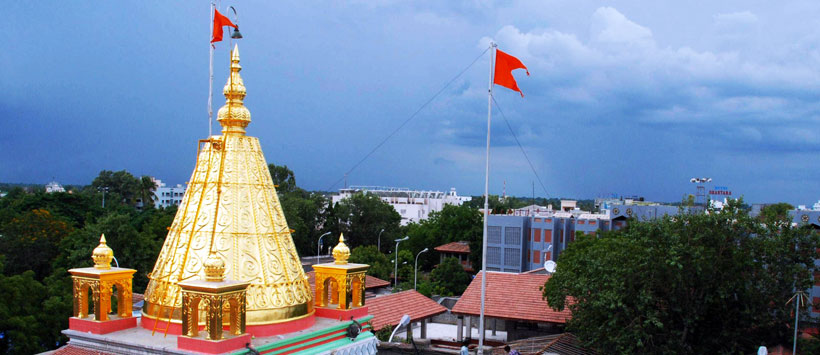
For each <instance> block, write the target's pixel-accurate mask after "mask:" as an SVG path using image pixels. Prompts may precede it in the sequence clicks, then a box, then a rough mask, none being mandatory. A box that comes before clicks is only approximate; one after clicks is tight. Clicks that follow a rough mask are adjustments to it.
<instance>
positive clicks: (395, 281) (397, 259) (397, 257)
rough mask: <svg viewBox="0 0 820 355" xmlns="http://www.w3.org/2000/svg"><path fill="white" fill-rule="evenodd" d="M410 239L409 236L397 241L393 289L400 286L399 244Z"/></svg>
mask: <svg viewBox="0 0 820 355" xmlns="http://www.w3.org/2000/svg"><path fill="white" fill-rule="evenodd" d="M408 239H410V237H408V236H406V235H405V236H404V238H401V239H396V240H395V242H396V261H395V262H394V263H393V288H396V287H398V286H399V243H401V242H403V241H405V240H408Z"/></svg>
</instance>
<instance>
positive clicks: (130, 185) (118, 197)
mask: <svg viewBox="0 0 820 355" xmlns="http://www.w3.org/2000/svg"><path fill="white" fill-rule="evenodd" d="M91 187H92V188H93V189H96V190H106V198H105V200H106V204H109V203H110V204H112V205H113V204H115V203H124V204H127V205H134V202H135V201H136V199H137V197H138V196H139V193H140V179H137V178H136V177H134V175H131V173H129V172H127V171H125V170H120V171H117V172H114V171H110V170H103V171H100V175H98V176H97V177H96V178H95V179H94V181H92V182H91Z"/></svg>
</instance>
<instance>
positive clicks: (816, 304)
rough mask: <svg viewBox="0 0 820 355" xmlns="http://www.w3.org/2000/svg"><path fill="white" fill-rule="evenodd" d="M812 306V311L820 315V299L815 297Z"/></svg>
mask: <svg viewBox="0 0 820 355" xmlns="http://www.w3.org/2000/svg"><path fill="white" fill-rule="evenodd" d="M811 304H812V306H811V311H812V312H813V313H820V297H814V298H813V299H812V302H811Z"/></svg>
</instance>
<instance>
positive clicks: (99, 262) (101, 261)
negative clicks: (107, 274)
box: [91, 234, 114, 270]
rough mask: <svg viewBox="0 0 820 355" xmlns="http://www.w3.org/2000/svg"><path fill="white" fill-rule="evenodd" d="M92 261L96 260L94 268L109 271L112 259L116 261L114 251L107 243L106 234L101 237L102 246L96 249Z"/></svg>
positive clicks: (92, 254)
mask: <svg viewBox="0 0 820 355" xmlns="http://www.w3.org/2000/svg"><path fill="white" fill-rule="evenodd" d="M91 259H93V260H94V268H95V269H102V270H108V269H110V268H111V259H114V250H112V249H111V248H109V247H108V244H106V243H105V234H102V235H100V245H98V246H97V247H96V248H94V251H93V252H92V253H91Z"/></svg>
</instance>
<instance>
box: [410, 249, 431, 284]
mask: <svg viewBox="0 0 820 355" xmlns="http://www.w3.org/2000/svg"><path fill="white" fill-rule="evenodd" d="M427 250H428V248H424V250H422V251H420V252H419V253H418V254H416V266H415V267H413V270H414V271H413V289H414V290H415V289H416V281H418V279H419V255H421V253H424V252H426V251H427Z"/></svg>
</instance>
